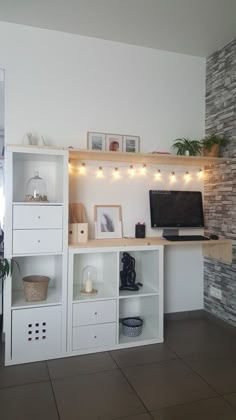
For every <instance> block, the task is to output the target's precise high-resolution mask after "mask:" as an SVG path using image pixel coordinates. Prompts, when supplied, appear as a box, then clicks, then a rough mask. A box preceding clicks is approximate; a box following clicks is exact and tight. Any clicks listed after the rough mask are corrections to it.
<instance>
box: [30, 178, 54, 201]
mask: <svg viewBox="0 0 236 420" xmlns="http://www.w3.org/2000/svg"><path fill="white" fill-rule="evenodd" d="M25 201H48V198H47V187H46V183H45V181H44V180H43V178H41V177H40V176H39V172H35V173H34V177H32V178H30V179H29V181H28V182H27V184H26V196H25Z"/></svg>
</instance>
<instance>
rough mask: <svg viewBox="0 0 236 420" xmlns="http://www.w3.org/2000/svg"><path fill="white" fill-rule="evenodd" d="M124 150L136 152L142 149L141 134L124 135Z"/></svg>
mask: <svg viewBox="0 0 236 420" xmlns="http://www.w3.org/2000/svg"><path fill="white" fill-rule="evenodd" d="M122 150H123V152H131V153H136V152H139V151H140V137H139V136H123V149H122Z"/></svg>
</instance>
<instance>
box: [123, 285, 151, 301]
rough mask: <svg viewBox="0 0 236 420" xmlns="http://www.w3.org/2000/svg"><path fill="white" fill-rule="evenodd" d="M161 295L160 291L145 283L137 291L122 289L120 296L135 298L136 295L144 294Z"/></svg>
mask: <svg viewBox="0 0 236 420" xmlns="http://www.w3.org/2000/svg"><path fill="white" fill-rule="evenodd" d="M156 295H159V291H158V290H157V289H154V288H153V287H150V286H147V285H143V287H140V289H139V290H137V291H131V290H120V294H119V298H120V299H126V298H135V297H137V296H138V297H142V296H156Z"/></svg>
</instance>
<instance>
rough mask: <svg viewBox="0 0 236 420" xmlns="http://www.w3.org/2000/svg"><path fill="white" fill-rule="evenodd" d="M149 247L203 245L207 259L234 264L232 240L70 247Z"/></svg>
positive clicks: (122, 242)
mask: <svg viewBox="0 0 236 420" xmlns="http://www.w3.org/2000/svg"><path fill="white" fill-rule="evenodd" d="M147 245H163V246H178V247H179V246H181V245H182V246H184V245H185V246H192V245H201V246H202V254H203V256H204V257H206V258H212V259H216V260H219V261H221V262H224V263H226V264H231V263H232V240H231V239H218V240H212V239H211V240H209V241H176V242H174V241H173V242H172V241H167V240H166V239H163V238H162V237H149V238H144V239H137V238H121V239H92V240H89V241H88V242H86V243H80V244H75V245H69V248H70V249H76V248H103V247H105V248H106V247H108V248H110V247H125V246H147Z"/></svg>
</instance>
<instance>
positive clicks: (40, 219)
mask: <svg viewBox="0 0 236 420" xmlns="http://www.w3.org/2000/svg"><path fill="white" fill-rule="evenodd" d="M47 228H50V229H56V228H58V229H60V228H62V206H43V205H41V206H37V205H32V204H31V205H24V206H17V205H14V206H13V229H47Z"/></svg>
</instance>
